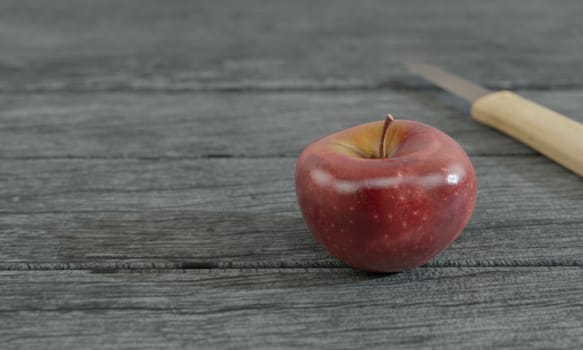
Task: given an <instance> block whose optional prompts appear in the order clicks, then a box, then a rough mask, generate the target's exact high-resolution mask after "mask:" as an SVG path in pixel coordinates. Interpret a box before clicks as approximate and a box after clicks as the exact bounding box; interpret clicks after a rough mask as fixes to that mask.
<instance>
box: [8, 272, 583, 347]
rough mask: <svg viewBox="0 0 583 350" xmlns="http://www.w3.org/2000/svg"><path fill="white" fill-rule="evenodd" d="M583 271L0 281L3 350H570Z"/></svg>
mask: <svg viewBox="0 0 583 350" xmlns="http://www.w3.org/2000/svg"><path fill="white" fill-rule="evenodd" d="M582 278H583V270H582V269H581V268H564V267H563V268H532V267H530V268H512V269H508V268H439V269H436V268H421V269H417V270H414V271H411V272H406V273H401V274H395V275H364V274H358V273H355V272H353V271H351V270H348V269H333V270H327V269H316V270H310V269H308V270H305V269H284V270H276V269H270V270H245V271H239V270H189V271H184V272H155V273H152V272H148V273H143V272H133V273H127V272H117V273H113V274H91V273H88V272H86V271H66V272H55V271H50V272H49V271H45V272H42V273H40V272H18V273H14V272H1V273H0V281H1V283H0V301H1V302H0V324H1V326H0V340H1V341H2V344H3V345H2V347H3V348H4V349H22V348H26V349H32V348H43V349H79V348H83V349H114V348H116V349H117V348H120V347H122V348H130V349H144V348H145V349H150V348H165V349H173V348H185V347H188V348H192V347H196V348H205V349H206V348H221V349H241V348H249V349H273V348H291V347H301V348H305V347H316V348H319V349H328V348H330V349H332V348H334V349H338V348H343V349H344V348H346V349H349V348H350V349H354V348H367V349H368V348H383V349H386V348H387V347H390V348H394V347H396V346H398V348H400V349H434V348H444V349H467V348H472V349H491V348H497V349H498V348H512V349H549V348H552V349H575V348H580V347H581V345H582V344H583V319H582V318H581V315H582V314H583V304H581V295H582V294H583V285H582V284H581V282H580V281H581V279H582Z"/></svg>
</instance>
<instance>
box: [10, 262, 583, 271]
mask: <svg viewBox="0 0 583 350" xmlns="http://www.w3.org/2000/svg"><path fill="white" fill-rule="evenodd" d="M477 267H488V268H498V267H499V268H526V267H583V260H577V259H552V260H537V261H533V260H527V259H515V260H511V259H508V260H500V259H497V260H492V261H487V260H474V261H471V260H468V261H436V262H430V263H428V264H426V265H423V266H420V267H418V269H426V268H430V269H435V268H477ZM294 269H304V270H310V269H312V270H320V269H330V270H342V269H345V270H346V269H347V270H352V269H351V268H350V267H348V266H346V265H344V264H342V263H341V262H339V261H336V260H329V261H323V262H321V263H314V262H310V263H302V262H293V261H292V262H290V261H281V262H257V263H252V264H249V263H233V262H224V263H221V262H204V261H196V262H188V261H185V262H148V263H144V262H122V261H120V262H107V263H89V262H86V263H7V262H0V271H85V270H89V271H94V272H102V273H110V272H111V273H114V272H117V271H124V270H128V271H162V270H164V271H172V270H294ZM354 271H357V270H354Z"/></svg>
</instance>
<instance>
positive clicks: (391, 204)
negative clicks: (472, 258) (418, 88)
mask: <svg viewBox="0 0 583 350" xmlns="http://www.w3.org/2000/svg"><path fill="white" fill-rule="evenodd" d="M383 125H384V124H383V122H382V121H379V122H372V123H367V124H362V125H358V126H355V127H353V128H350V129H346V130H343V131H340V132H338V133H335V134H332V135H329V136H327V137H324V138H322V139H320V140H318V141H316V142H314V143H312V144H311V145H309V146H308V147H306V149H305V150H304V151H303V152H302V154H301V155H300V157H299V158H298V160H297V163H296V175H295V181H296V194H297V198H298V202H299V205H300V209H301V211H302V215H303V217H304V220H305V222H306V224H307V225H308V227H309V229H310V230H311V232H312V233H313V234H314V236H315V237H316V239H317V240H318V241H319V242H320V243H321V244H322V246H324V248H326V250H327V251H328V252H329V253H330V254H332V255H333V256H335V257H336V258H338V259H339V260H341V261H343V262H344V263H346V264H347V265H349V266H352V267H354V268H357V269H360V270H365V271H373V272H398V271H403V270H408V269H412V268H415V267H418V266H421V265H423V264H425V263H427V262H428V261H429V260H431V259H432V258H433V257H435V256H436V255H438V254H439V253H440V252H442V251H443V250H444V249H445V248H446V247H447V246H449V245H450V244H451V243H452V242H453V240H455V238H456V237H457V236H458V235H459V234H460V233H461V231H462V230H463V228H464V227H465V225H466V224H467V223H468V221H469V219H470V217H471V215H472V212H473V209H474V206H475V202H476V195H477V180H476V174H475V170H474V167H473V166H472V162H471V161H470V159H469V157H468V156H467V154H466V153H465V152H464V150H463V149H462V147H461V146H460V145H459V144H458V143H457V142H455V141H454V140H453V139H452V138H451V137H449V136H448V135H446V134H445V133H443V132H441V131H440V130H438V129H436V128H433V127H431V126H429V125H426V124H422V123H419V122H414V121H408V120H395V121H392V122H391V124H390V127H389V128H388V132H387V133H386V135H384V136H385V147H384V149H385V150H386V154H385V155H380V154H379V142H380V139H381V135H382V129H383Z"/></svg>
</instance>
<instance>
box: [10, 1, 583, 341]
mask: <svg viewBox="0 0 583 350" xmlns="http://www.w3.org/2000/svg"><path fill="white" fill-rule="evenodd" d="M582 15H583V3H581V2H580V1H575V0H573V1H561V2H560V3H556V2H552V1H542V0H535V1H529V2H528V3H525V2H522V1H502V0H500V1H487V2H486V1H484V2H472V3H469V2H467V1H462V0H456V1H440V2H421V1H380V0H379V1H372V0H364V1H358V2H354V1H332V0H326V1H318V2H312V1H294V2H288V1H265V2H263V1H246V2H238V1H234V0H230V1H208V2H207V1H201V2H198V1H197V2H192V1H162V0H159V1H141V0H140V1H138V0H127V1H123V2H120V1H89V0H82V1H78V0H75V1H73V0H70V1H64V0H51V1H44V2H38V1H32V0H30V1H29V0H26V1H22V0H10V1H8V0H2V1H0V52H1V53H2V54H1V55H0V344H1V345H0V348H2V349H5V348H6V349H35V348H39V349H40V348H42V349H78V348H95V349H114V348H136V349H145V348H164V349H167V348H228V349H239V348H265V349H272V348H306V347H310V348H388V347H390V348H404V349H420V348H421V349H434V348H444V349H466V348H483V349H490V348H512V349H537V348H538V349H549V348H561V349H580V348H581V347H583V304H582V302H581V296H582V295H583V282H582V281H583V179H581V178H579V177H577V176H575V175H573V174H572V173H570V172H568V171H566V170H564V169H563V168H561V167H559V166H557V165H555V164H554V163H552V162H550V161H548V160H547V159H546V158H544V157H542V156H540V155H538V154H537V153H536V152H534V151H532V150H530V149H528V148H526V147H524V146H522V145H520V144H518V143H517V142H515V141H513V140H511V139H509V138H507V137H505V136H504V135H502V134H500V133H498V132H496V131H493V130H490V129H488V128H486V127H484V126H481V125H478V124H476V123H474V122H473V121H472V120H471V119H470V118H469V114H468V106H467V105H466V104H464V103H463V102H461V101H459V100H456V99H455V98H453V97H451V96H448V95H447V94H445V93H443V92H441V91H439V90H437V89H435V88H433V87H431V86H430V85H428V84H427V83H425V82H424V81H422V80H420V79H419V78H415V77H413V76H411V75H409V74H408V73H407V72H406V71H405V70H404V69H403V67H402V65H401V64H400V63H401V62H402V61H404V60H413V61H424V62H428V63H434V64H437V65H440V66H442V67H444V68H446V69H449V70H452V71H454V72H457V73H459V74H462V75H464V76H466V77H467V78H470V79H473V80H475V81H477V82H480V83H483V84H485V85H487V86H489V87H491V88H512V89H515V90H517V91H518V92H519V93H521V94H523V95H525V96H527V97H529V98H531V99H533V100H535V101H538V102H540V103H543V104H545V105H547V106H549V107H551V108H553V109H555V110H557V111H560V112H562V113H564V114H567V115H569V116H571V117H572V118H574V119H577V120H579V121H583V112H581V110H582V109H581V101H583V74H581V73H580V72H581V71H583V60H582V59H581V52H582V50H583V22H582V21H581V17H582ZM387 112H391V113H393V114H394V115H396V116H397V117H401V118H405V119H414V120H419V121H422V122H425V123H428V124H431V125H434V126H436V127H438V128H440V129H442V130H444V131H445V132H447V133H448V134H450V135H451V136H452V137H454V138H455V139H456V140H458V141H459V142H460V144H461V145H462V146H463V147H464V148H465V149H466V151H467V152H468V154H469V155H470V157H471V158H472V161H473V163H474V165H475V167H476V171H477V174H478V181H479V194H478V202H477V205H476V210H475V213H474V215H473V217H472V219H471V221H470V223H469V225H468V226H467V228H466V229H465V230H464V232H463V233H462V235H461V236H460V237H459V238H458V239H457V240H456V241H455V242H454V244H453V245H452V246H451V247H449V248H448V249H447V250H446V251H444V252H443V254H441V255H440V256H438V257H436V258H435V259H434V260H432V261H431V262H430V263H428V264H427V265H426V266H423V267H421V268H419V269H416V270H414V271H409V272H404V273H400V274H392V275H378V274H377V275H375V274H366V273H361V272H358V271H354V270H352V269H349V268H346V267H345V266H343V265H342V264H341V263H340V262H338V261H336V260H335V259H333V258H331V257H330V256H329V255H328V254H327V253H326V252H325V251H324V250H323V249H322V248H320V246H319V245H318V244H317V243H316V242H315V241H314V239H313V238H312V236H311V234H310V233H309V231H308V230H307V228H306V226H305V224H304V223H303V221H302V219H301V216H300V213H299V210H298V206H297V203H296V201H295V194H294V184H293V169H294V162H295V158H296V157H297V156H298V155H299V152H301V150H302V148H303V147H305V146H306V145H307V144H308V143H310V142H311V141H313V140H315V139H316V138H319V137H322V136H324V135H326V134H329V133H331V132H333V131H336V130H340V129H343V128H346V127H349V126H352V125H356V124H359V123H363V122H367V121H371V120H378V119H381V118H382V117H383V116H384V114H386V113H387Z"/></svg>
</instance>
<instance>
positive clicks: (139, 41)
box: [0, 0, 583, 92]
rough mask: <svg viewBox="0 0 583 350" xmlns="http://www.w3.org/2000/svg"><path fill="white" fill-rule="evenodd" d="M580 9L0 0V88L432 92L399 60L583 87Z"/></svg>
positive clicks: (459, 3) (508, 81)
mask: <svg viewBox="0 0 583 350" xmlns="http://www.w3.org/2000/svg"><path fill="white" fill-rule="evenodd" d="M582 13H583V5H582V4H581V2H580V1H578V0H570V1H561V5H560V6H554V4H552V3H551V2H549V1H545V0H534V1H529V2H528V5H525V4H524V2H522V1H506V0H496V1H483V2H475V3H472V4H471V5H470V4H468V3H467V2H466V1H463V0H449V1H445V2H444V1H440V2H439V3H438V2H431V3H423V4H421V3H420V2H417V1H382V0H364V1H358V2H354V1H350V0H342V1H332V0H328V1H318V2H316V3H315V2H313V1H308V0H305V1H293V2H289V1H284V0H279V1H269V2H268V3H265V2H264V1H258V0H254V1H246V2H245V3H242V2H240V1H236V0H227V1H194V2H193V1H188V0H183V1H173V2H172V3H171V4H168V2H167V1H163V0H128V1H123V2H122V3H120V2H118V1H113V0H111V1H90V0H81V1H80V0H53V1H50V2H38V1H33V0H3V1H2V2H0V52H2V53H3V54H2V57H1V58H0V76H1V77H2V79H1V80H0V91H4V92H6V91H63V90H65V91H94V90H116V91H119V90H140V91H144V90H159V91H184V90H215V89H219V90H241V89H261V90H265V89H266V90H270V89H275V90H279V89H346V88H348V89H354V88H367V89H368V88H377V87H383V86H403V84H405V85H406V86H413V87H416V86H427V83H425V82H423V81H421V80H420V79H416V78H412V77H411V76H410V74H408V73H407V72H406V71H405V70H404V69H403V67H402V66H401V62H402V61H426V62H429V63H433V64H436V65H439V66H442V67H444V68H446V69H450V70H452V71H454V72H456V73H459V74H462V75H465V76H467V78H469V79H472V80H475V81H478V82H482V83H485V84H487V85H489V86H491V87H499V88H516V87H532V88H543V89H547V88H549V87H573V86H579V87H581V85H582V84H583V77H582V76H581V75H580V74H574V73H573V72H580V71H583V60H581V59H580V52H581V47H583V35H582V34H583V25H582V22H581V15H582ZM404 81H405V82H404Z"/></svg>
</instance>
